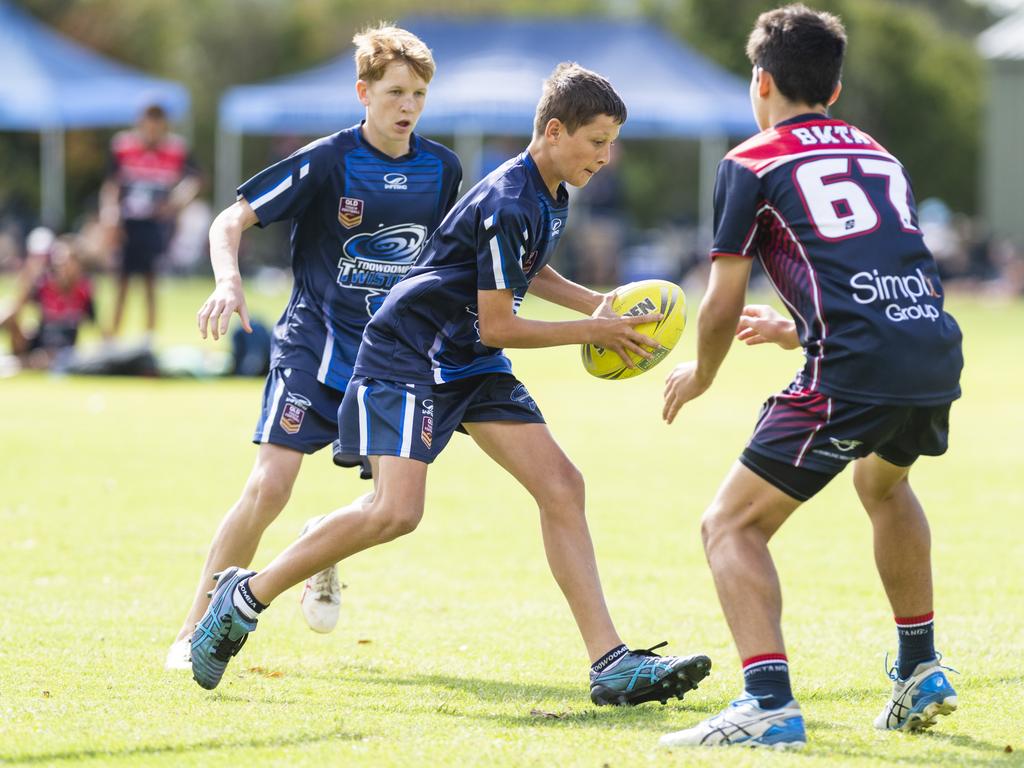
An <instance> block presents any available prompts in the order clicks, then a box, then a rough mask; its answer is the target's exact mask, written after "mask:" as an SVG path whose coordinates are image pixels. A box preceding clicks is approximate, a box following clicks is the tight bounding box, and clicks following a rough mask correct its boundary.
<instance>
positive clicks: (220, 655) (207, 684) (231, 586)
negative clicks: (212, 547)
mask: <svg viewBox="0 0 1024 768" xmlns="http://www.w3.org/2000/svg"><path fill="white" fill-rule="evenodd" d="M254 573H255V571H246V570H244V569H242V568H239V567H238V566H235V565H233V566H231V567H230V568H226V569H225V570H223V571H222V572H221V573H215V574H214V575H213V578H214V580H215V581H216V582H217V586H216V588H214V590H213V592H211V593H210V597H211V600H210V607H209V608H207V609H206V613H204V614H203V618H201V619H200V620H199V623H198V624H196V628H195V630H194V631H193V632H192V677H193V678H194V679H195V681H196V682H197V683H199V685H201V686H202V687H203V688H206V689H207V690H211V691H212V690H213V689H214V688H216V687H217V683H219V682H220V679H221V677H223V676H224V670H225V669H226V668H227V666H228V661H230V660H231V657H232V656H234V655H235V654H237V653H238V651H239V650H241V648H242V646H243V645H245V639H246V638H247V637H248V636H249V633H250V632H252V631H253V630H254V629H256V619H249V618H246V617H245V616H243V615H242V614H241V613H240V612H239V611H238V609H237V608H235V603H234V599H233V597H234V592H235V587H236V586H238V582H240V581H242V580H244V579H247V578H249V577H250V576H252V575H253V574H254Z"/></svg>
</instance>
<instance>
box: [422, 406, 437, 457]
mask: <svg viewBox="0 0 1024 768" xmlns="http://www.w3.org/2000/svg"><path fill="white" fill-rule="evenodd" d="M421 410H422V411H423V419H422V421H421V422H420V440H422V441H423V444H424V445H425V446H426V447H427V448H428V449H429V448H430V444H431V443H433V442H434V401H433V400H424V401H423V406H422V409H421Z"/></svg>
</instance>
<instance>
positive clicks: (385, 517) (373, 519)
mask: <svg viewBox="0 0 1024 768" xmlns="http://www.w3.org/2000/svg"><path fill="white" fill-rule="evenodd" d="M366 511H367V512H368V513H369V521H370V523H371V525H372V526H373V528H374V533H375V538H376V539H377V540H378V541H379V542H385V541H391V540H392V539H397V538H398V537H399V536H405V535H406V534H409V533H412V532H413V531H415V530H416V527H417V526H418V525H419V524H420V520H421V519H423V507H422V506H420V507H398V506H395V505H393V504H390V503H388V502H386V501H384V500H380V501H378V500H376V499H375V500H374V501H372V502H371V503H370V504H369V505H368V506H367V507H366Z"/></svg>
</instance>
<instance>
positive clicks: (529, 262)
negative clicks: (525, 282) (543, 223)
mask: <svg viewBox="0 0 1024 768" xmlns="http://www.w3.org/2000/svg"><path fill="white" fill-rule="evenodd" d="M555 221H558V219H555ZM538 255H539V252H538V251H530V255H529V256H527V257H525V258H524V259H523V272H526V273H529V271H530V270H531V269H533V265H534V263H535V262H536V261H537V256H538Z"/></svg>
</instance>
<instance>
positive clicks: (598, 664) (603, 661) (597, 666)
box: [590, 645, 629, 675]
mask: <svg viewBox="0 0 1024 768" xmlns="http://www.w3.org/2000/svg"><path fill="white" fill-rule="evenodd" d="M627 653H629V648H627V647H626V646H625V645H618V646H616V647H614V648H612V649H611V650H610V651H608V653H606V654H605V655H604V656H602V657H601V658H600V659H598V660H597V661H595V662H594V663H593V664H591V665H590V673H591V674H592V675H599V674H601V673H602V672H603V671H604V670H606V669H607V668H608V667H609V666H611V665H612V664H613V663H614V662H616V661H618V660H619V659H621V658H622V657H623V656H625V655H626V654H627Z"/></svg>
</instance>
